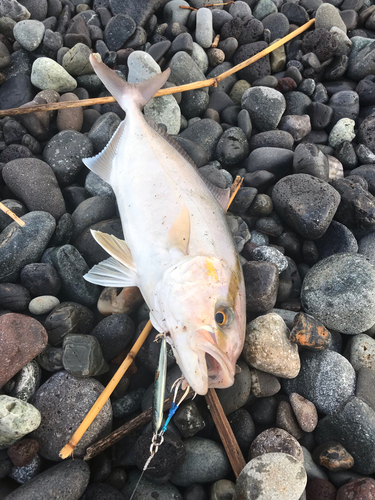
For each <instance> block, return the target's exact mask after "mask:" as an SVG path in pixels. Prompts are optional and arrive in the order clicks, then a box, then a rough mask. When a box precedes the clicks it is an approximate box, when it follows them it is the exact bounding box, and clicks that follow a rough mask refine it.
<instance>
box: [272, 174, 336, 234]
mask: <svg viewBox="0 0 375 500" xmlns="http://www.w3.org/2000/svg"><path fill="white" fill-rule="evenodd" d="M272 201H273V202H274V205H275V208H276V211H277V213H278V215H280V217H281V218H282V219H284V220H285V221H286V222H287V223H288V224H289V225H290V226H291V227H292V228H293V229H294V230H295V231H297V232H298V233H299V234H300V235H301V236H303V237H304V238H307V239H313V240H315V239H318V238H320V237H321V236H322V235H323V234H324V233H325V231H326V230H327V228H328V226H329V224H330V223H331V221H332V219H333V216H334V215H335V212H336V210H337V207H338V206H339V203H340V195H339V193H338V192H337V191H336V190H335V189H334V188H333V187H331V186H330V185H329V184H328V183H327V182H325V181H323V180H321V179H317V178H315V177H312V176H311V175H307V174H295V175H288V176H286V177H284V178H283V179H281V180H280V181H279V182H278V183H277V184H276V185H275V187H274V189H273V191H272Z"/></svg>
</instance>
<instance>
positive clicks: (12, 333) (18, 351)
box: [0, 313, 47, 386]
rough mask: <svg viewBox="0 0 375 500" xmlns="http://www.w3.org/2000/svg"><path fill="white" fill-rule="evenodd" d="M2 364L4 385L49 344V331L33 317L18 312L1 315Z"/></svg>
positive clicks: (2, 382) (0, 372)
mask: <svg viewBox="0 0 375 500" xmlns="http://www.w3.org/2000/svg"><path fill="white" fill-rule="evenodd" d="M0 325H1V330H0V335H1V337H2V340H1V344H2V356H3V359H2V364H1V369H0V385H1V386H3V385H4V384H5V383H6V382H8V380H10V379H11V378H12V377H13V376H14V375H15V374H16V373H17V372H18V371H19V370H21V368H23V367H24V366H26V365H27V363H28V362H29V361H31V360H32V359H33V358H34V357H35V356H37V355H38V354H39V353H40V352H42V351H43V350H44V348H45V346H46V345H47V332H46V331H45V329H44V328H43V326H42V325H41V324H40V323H39V322H38V321H36V320H35V319H33V318H30V317H28V316H25V315H23V314H18V313H8V314H4V315H2V316H0Z"/></svg>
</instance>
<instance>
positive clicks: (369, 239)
mask: <svg viewBox="0 0 375 500" xmlns="http://www.w3.org/2000/svg"><path fill="white" fill-rule="evenodd" d="M358 253H360V254H362V255H364V256H365V257H367V259H368V260H369V261H370V262H371V264H372V265H373V266H375V233H369V234H367V235H366V236H364V237H363V238H361V239H360V240H359V242H358Z"/></svg>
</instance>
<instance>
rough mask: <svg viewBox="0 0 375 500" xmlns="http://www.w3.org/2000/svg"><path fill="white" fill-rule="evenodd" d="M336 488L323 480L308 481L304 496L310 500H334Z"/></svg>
mask: <svg viewBox="0 0 375 500" xmlns="http://www.w3.org/2000/svg"><path fill="white" fill-rule="evenodd" d="M336 492H337V490H336V488H335V487H334V486H333V484H332V483H330V482H329V481H327V480H325V479H319V478H315V479H310V480H309V481H308V483H307V485H306V496H307V498H309V499H311V500H315V499H318V498H322V499H324V500H336Z"/></svg>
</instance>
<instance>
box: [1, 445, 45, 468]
mask: <svg viewBox="0 0 375 500" xmlns="http://www.w3.org/2000/svg"><path fill="white" fill-rule="evenodd" d="M38 451H39V443H38V441H37V440H36V439H21V441H17V443H14V444H12V446H10V447H9V449H8V457H9V458H10V459H11V461H12V462H13V464H14V465H15V466H16V467H23V466H24V465H27V464H29V463H30V462H31V460H32V459H33V458H34V457H35V455H36V454H37V453H38Z"/></svg>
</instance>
